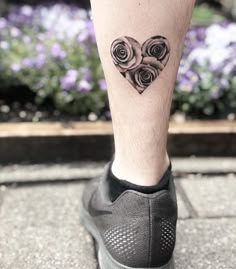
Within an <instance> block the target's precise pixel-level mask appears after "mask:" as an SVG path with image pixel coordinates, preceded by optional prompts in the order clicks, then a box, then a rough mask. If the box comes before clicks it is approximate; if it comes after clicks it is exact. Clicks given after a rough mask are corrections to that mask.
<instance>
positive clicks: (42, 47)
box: [35, 44, 44, 52]
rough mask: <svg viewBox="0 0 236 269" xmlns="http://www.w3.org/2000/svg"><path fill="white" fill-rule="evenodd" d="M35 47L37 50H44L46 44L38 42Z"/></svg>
mask: <svg viewBox="0 0 236 269" xmlns="http://www.w3.org/2000/svg"><path fill="white" fill-rule="evenodd" d="M35 49H36V51H37V52H43V51H44V46H43V45H42V44H37V45H36V48H35Z"/></svg>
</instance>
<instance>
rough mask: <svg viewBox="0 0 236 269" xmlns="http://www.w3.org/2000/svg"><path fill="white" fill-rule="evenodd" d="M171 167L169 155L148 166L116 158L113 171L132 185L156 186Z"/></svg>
mask: <svg viewBox="0 0 236 269" xmlns="http://www.w3.org/2000/svg"><path fill="white" fill-rule="evenodd" d="M169 165H170V160H169V157H168V155H167V154H166V155H165V157H164V158H162V159H161V158H160V159H159V160H158V161H157V162H154V163H153V164H152V163H150V164H149V165H146V166H144V165H143V164H142V165H139V164H137V163H135V161H130V160H125V159H124V158H123V159H119V158H117V157H115V158H114V161H113V163H112V167H111V171H112V173H113V174H114V175H115V176H116V177H117V178H118V179H122V180H126V181H128V182H130V183H132V184H136V185H140V186H154V185H156V184H158V183H159V181H160V180H161V178H162V176H163V175H164V173H165V172H166V170H167V168H168V167H169Z"/></svg>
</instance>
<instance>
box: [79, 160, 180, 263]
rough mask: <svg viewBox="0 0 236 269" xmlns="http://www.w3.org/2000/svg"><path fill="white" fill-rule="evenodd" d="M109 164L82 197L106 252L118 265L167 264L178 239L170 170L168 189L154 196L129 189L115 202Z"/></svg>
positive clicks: (175, 206) (174, 195)
mask: <svg viewBox="0 0 236 269" xmlns="http://www.w3.org/2000/svg"><path fill="white" fill-rule="evenodd" d="M109 165H110V164H108V165H107V166H106V168H105V172H104V174H103V175H102V176H101V177H99V178H97V179H95V180H93V181H91V183H90V184H88V186H87V188H86V189H85V191H84V194H83V206H84V208H85V210H86V211H87V212H88V213H89V215H90V216H91V218H92V219H93V222H94V224H95V225H96V227H97V230H98V231H99V233H100V236H101V238H102V241H103V243H104V245H105V247H106V249H107V250H108V251H109V253H110V254H111V256H112V257H113V258H114V259H115V260H116V261H117V262H119V263H121V264H123V265H126V266H129V267H134V268H138V267H139V268H140V267H141V268H142V267H143V268H145V267H146V268H150V267H161V266H163V265H165V264H166V263H168V261H169V260H170V259H171V257H172V254H173V251H174V247H175V238H176V221H177V202H176V193H175V186H174V182H173V176H172V174H171V171H170V170H169V171H167V172H168V176H169V186H168V189H167V190H161V191H158V192H156V193H153V194H143V193H140V192H137V191H133V190H127V191H125V192H123V193H122V194H121V195H120V196H119V197H118V198H117V199H116V200H115V201H114V202H113V203H112V202H111V201H110V198H109V191H108V184H107V173H108V169H109Z"/></svg>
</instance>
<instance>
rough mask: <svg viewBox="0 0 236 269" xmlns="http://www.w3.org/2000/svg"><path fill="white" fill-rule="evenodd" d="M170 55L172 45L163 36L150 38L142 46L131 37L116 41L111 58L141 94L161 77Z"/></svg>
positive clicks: (113, 44)
mask: <svg viewBox="0 0 236 269" xmlns="http://www.w3.org/2000/svg"><path fill="white" fill-rule="evenodd" d="M169 55H170V45H169V42H168V40H167V39H166V38H165V37H163V36H154V37H151V38H149V39H148V40H147V41H145V42H144V43H143V45H142V46H141V45H140V44H139V43H138V42H137V41H136V40H135V39H133V38H131V37H121V38H118V39H116V40H115V41H114V42H113V43H112V45H111V56H112V59H113V62H114V64H115V66H116V67H117V69H118V70H119V71H120V73H121V74H122V75H123V76H124V77H125V78H126V79H127V80H128V81H129V82H130V83H131V84H132V85H133V87H134V88H135V89H136V90H137V91H138V92H139V93H140V94H141V93H143V92H144V90H145V89H146V88H147V87H148V86H150V85H151V84H152V82H153V81H154V80H155V79H156V78H157V77H158V76H159V74H160V72H161V71H162V70H163V69H164V67H165V66H166V64H167V62H168V60H169Z"/></svg>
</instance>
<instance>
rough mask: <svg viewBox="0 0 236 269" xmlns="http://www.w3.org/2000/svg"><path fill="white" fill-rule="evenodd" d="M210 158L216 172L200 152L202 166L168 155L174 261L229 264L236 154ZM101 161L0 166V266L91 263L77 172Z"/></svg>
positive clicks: (216, 268)
mask: <svg viewBox="0 0 236 269" xmlns="http://www.w3.org/2000/svg"><path fill="white" fill-rule="evenodd" d="M217 162H218V161H217V160H216V164H217V172H218V173H219V174H218V175H217V174H216V173H214V169H212V168H213V167H212V166H213V165H214V159H211V160H209V171H210V172H209V173H207V169H206V167H207V160H204V161H202V162H201V163H202V164H204V165H203V166H204V167H203V168H201V167H200V166H198V167H196V165H197V164H196V165H195V166H194V161H190V163H188V160H186V159H180V160H176V161H175V162H173V164H174V165H173V166H174V169H175V166H176V169H175V170H176V171H178V177H177V178H176V185H177V190H178V201H179V222H178V237H177V246H176V251H175V258H176V269H235V268H236V195H235V193H236V175H235V171H234V170H235V166H234V164H235V162H234V160H232V159H230V160H228V162H227V159H225V160H224V163H225V165H223V166H222V167H223V168H224V169H223V168H222V171H220V169H219V165H218V163H217ZM222 162H223V160H222ZM195 163H197V160H195ZM184 164H185V165H184ZM102 166H103V164H101V163H100V164H96V163H90V164H87V166H86V165H85V164H84V166H83V165H81V164H80V165H79V164H78V166H77V167H76V166H75V164H73V165H69V164H68V165H57V166H53V165H51V166H49V167H48V170H49V173H48V175H47V176H46V174H47V173H46V168H47V166H33V167H32V166H30V167H27V166H24V167H23V168H22V167H20V166H14V167H13V166H11V167H1V168H0V169H1V174H0V269H77V268H79V269H96V267H97V264H96V259H95V255H94V249H93V241H92V239H91V238H90V236H89V235H88V234H87V232H86V231H85V230H84V228H83V227H82V226H81V225H80V222H79V211H80V198H81V193H82V190H83V188H84V185H85V183H86V182H87V179H86V180H85V179H84V178H88V177H90V176H93V175H96V174H99V173H100V172H101V171H102ZM230 166H233V167H232V169H231V168H230ZM66 167H67V168H68V169H67V168H66ZM83 167H87V168H86V169H87V172H86V169H84V168H83ZM181 167H185V169H182V170H181ZM186 167H192V171H193V172H194V173H193V174H191V173H190V172H191V171H190V170H189V171H187V170H186ZM210 167H211V168H210ZM72 168H73V169H72ZM226 168H227V169H226ZM35 169H36V170H35ZM83 169H84V170H83ZM225 169H226V170H225ZM78 170H80V172H79V171H78ZM40 171H41V173H40ZM53 171H54V172H53ZM181 171H182V174H181ZM197 171H202V174H197ZM4 175H5V177H4ZM42 175H44V176H42ZM57 175H58V178H57V177H56V176H57ZM43 177H44V180H43ZM4 178H5V179H4ZM111 269H112V268H111Z"/></svg>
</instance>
